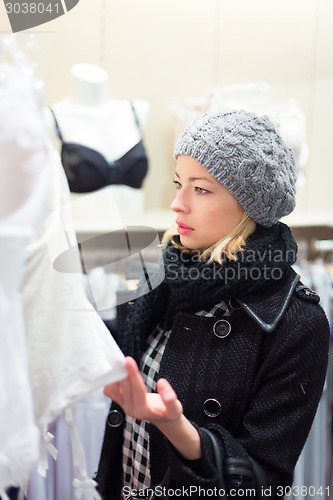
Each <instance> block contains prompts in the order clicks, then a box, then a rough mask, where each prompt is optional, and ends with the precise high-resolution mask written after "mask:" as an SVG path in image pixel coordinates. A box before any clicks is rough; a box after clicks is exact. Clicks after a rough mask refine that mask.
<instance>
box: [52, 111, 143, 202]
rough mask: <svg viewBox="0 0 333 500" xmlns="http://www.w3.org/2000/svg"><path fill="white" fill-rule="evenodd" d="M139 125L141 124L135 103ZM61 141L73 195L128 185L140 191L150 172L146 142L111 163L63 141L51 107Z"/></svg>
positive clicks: (139, 143)
mask: <svg viewBox="0 0 333 500" xmlns="http://www.w3.org/2000/svg"><path fill="white" fill-rule="evenodd" d="M131 106H132V109H133V113H134V117H135V122H136V124H137V126H138V129H139V130H140V123H139V120H138V117H137V115H136V112H135V109H134V106H133V104H132V103H131ZM50 110H51V112H52V114H53V117H54V121H55V126H56V131H57V134H58V137H59V139H60V141H61V144H62V146H61V162H62V165H63V167H64V170H65V173H66V176H67V180H68V184H69V189H70V190H71V191H72V192H73V193H88V192H91V191H96V190H98V189H101V188H103V187H105V186H108V185H110V184H126V185H127V186H131V187H134V188H140V187H141V185H142V182H143V179H144V178H145V176H146V173H147V170H148V158H147V154H146V150H145V148H144V145H143V142H142V140H140V141H139V142H138V143H137V144H135V146H133V147H132V148H131V149H130V150H129V151H127V153H125V154H124V156H122V157H121V158H119V159H118V160H115V161H112V162H108V161H107V160H106V158H105V157H104V156H103V155H102V154H100V153H99V152H98V151H96V150H94V149H91V148H87V147H86V146H82V145H81V144H76V143H73V142H65V141H64V140H63V137H62V134H61V131H60V128H59V124H58V122H57V119H56V116H55V114H54V111H53V110H52V109H51V108H50Z"/></svg>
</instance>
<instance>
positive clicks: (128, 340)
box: [122, 222, 297, 361]
mask: <svg viewBox="0 0 333 500" xmlns="http://www.w3.org/2000/svg"><path fill="white" fill-rule="evenodd" d="M173 239H174V240H175V241H178V242H179V236H174V237H173ZM296 255H297V244H296V242H295V240H294V238H293V236H292V234H291V231H290V229H289V227H288V226H286V225H285V224H282V223H281V222H279V223H277V224H275V225H274V226H272V227H270V228H264V227H262V226H257V229H256V230H255V232H254V233H253V234H252V235H250V236H249V238H248V239H247V242H246V247H245V248H244V250H243V251H241V252H239V253H238V255H237V257H238V259H237V260H231V259H228V258H225V259H224V261H223V263H222V264H218V263H217V262H211V263H208V260H209V259H208V258H207V259H204V260H199V259H198V257H197V255H193V256H191V255H189V254H186V253H184V252H182V251H181V250H179V249H178V248H176V247H174V245H173V244H172V240H170V241H169V243H168V245H167V247H166V249H165V252H164V256H163V267H164V271H165V278H164V280H163V282H162V283H161V284H160V285H159V286H158V287H157V288H155V289H153V290H152V291H151V292H150V293H148V294H145V295H143V296H141V297H139V298H138V299H137V300H136V302H135V305H134V306H132V311H131V314H130V315H129V316H128V318H127V326H126V331H125V332H123V343H122V344H123V345H122V348H123V350H124V352H125V353H126V354H129V355H131V356H133V357H134V358H135V359H136V360H137V361H138V360H139V359H140V357H141V353H142V352H143V350H144V349H145V346H146V340H147V337H148V336H149V334H150V333H151V332H152V329H153V328H154V327H155V326H156V324H157V323H161V324H162V326H163V328H170V327H171V326H172V322H173V320H174V318H175V315H176V314H177V312H179V311H183V312H196V311H199V310H201V309H205V308H211V307H213V306H214V305H215V304H217V303H219V302H221V301H222V300H229V299H231V298H233V297H238V298H242V299H245V298H246V297H247V296H248V295H250V294H252V293H253V292H254V291H256V290H258V289H265V288H269V287H271V286H272V285H276V283H277V282H278V281H279V280H282V279H283V278H284V277H285V274H286V272H288V271H289V269H290V266H291V265H292V264H294V262H295V261H296Z"/></svg>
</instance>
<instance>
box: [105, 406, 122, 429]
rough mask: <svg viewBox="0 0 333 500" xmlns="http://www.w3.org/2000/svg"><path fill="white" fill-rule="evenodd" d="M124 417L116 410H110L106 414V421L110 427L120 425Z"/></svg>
mask: <svg viewBox="0 0 333 500" xmlns="http://www.w3.org/2000/svg"><path fill="white" fill-rule="evenodd" d="M123 420H124V417H123V415H122V413H120V411H118V410H112V411H110V413H109V414H108V418H107V423H108V425H109V426H110V427H120V426H121V424H122V423H123Z"/></svg>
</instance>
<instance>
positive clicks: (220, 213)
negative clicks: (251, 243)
mask: <svg viewBox="0 0 333 500" xmlns="http://www.w3.org/2000/svg"><path fill="white" fill-rule="evenodd" d="M174 182H175V184H176V186H177V194H176V198H175V199H174V201H173V202H172V203H171V206H170V208H171V210H173V211H174V212H176V214H177V218H176V222H177V230H178V233H179V234H180V240H181V243H182V245H184V246H185V247H187V248H190V249H191V250H200V251H203V250H205V249H206V248H208V247H210V246H211V245H213V244H214V243H216V242H217V241H218V240H219V239H221V238H222V237H224V236H226V235H227V234H228V233H229V232H230V231H231V230H232V229H234V228H235V227H236V226H237V224H238V223H239V222H240V221H241V219H242V216H243V214H244V209H243V208H242V207H241V205H240V204H239V202H238V201H237V200H236V199H235V198H234V197H233V195H232V194H231V193H229V191H228V190H227V188H225V187H224V186H223V185H222V184H221V183H220V182H218V181H217V180H216V179H215V178H214V177H213V176H212V175H211V174H210V173H209V172H208V171H207V170H206V169H205V168H204V167H203V166H202V165H200V163H198V162H197V161H196V160H194V159H193V158H191V157H190V156H186V155H180V156H179V157H178V160H177V167H176V171H175V180H174Z"/></svg>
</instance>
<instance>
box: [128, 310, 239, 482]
mask: <svg viewBox="0 0 333 500" xmlns="http://www.w3.org/2000/svg"><path fill="white" fill-rule="evenodd" d="M221 311H222V312H223V316H230V310H229V308H228V306H227V304H226V303H225V302H224V301H222V302H220V303H219V304H216V305H215V306H214V307H213V308H212V309H211V310H210V311H205V310H202V311H199V312H197V313H196V314H197V315H198V316H206V317H210V318H212V317H214V316H215V315H216V314H217V313H219V314H220V313H221ZM170 332H171V330H167V331H164V330H162V329H161V328H160V327H159V325H158V326H157V327H156V328H155V330H154V331H153V333H152V334H151V335H150V337H149V338H148V349H147V351H146V352H145V354H144V355H143V357H142V360H141V365H140V370H141V373H142V376H143V379H144V381H145V383H146V386H147V391H148V392H156V382H157V380H158V372H159V366H160V363H161V360H162V357H163V353H164V350H165V347H166V345H167V342H168V339H169V336H170ZM123 482H124V486H129V487H130V488H131V489H145V488H150V487H151V486H152V485H151V478H150V462H149V433H148V422H146V421H145V420H137V419H135V418H133V417H129V416H126V419H125V427H124V442H123Z"/></svg>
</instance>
